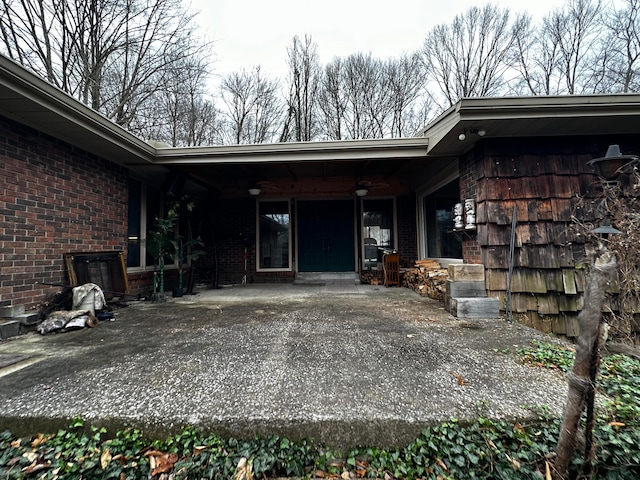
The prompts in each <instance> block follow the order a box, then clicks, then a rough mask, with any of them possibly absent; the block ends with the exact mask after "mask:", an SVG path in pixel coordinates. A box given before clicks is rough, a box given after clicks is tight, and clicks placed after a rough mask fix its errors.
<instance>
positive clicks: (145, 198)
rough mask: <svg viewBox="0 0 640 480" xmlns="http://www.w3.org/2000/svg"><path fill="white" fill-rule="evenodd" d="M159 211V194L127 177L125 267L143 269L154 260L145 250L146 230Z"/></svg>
mask: <svg viewBox="0 0 640 480" xmlns="http://www.w3.org/2000/svg"><path fill="white" fill-rule="evenodd" d="M160 213H161V195H160V191H159V190H158V189H157V188H153V187H151V186H150V185H147V184H145V183H143V182H141V181H140V180H137V179H135V178H130V179H129V215H128V232H127V245H128V247H127V269H132V270H137V269H140V270H144V269H146V268H147V267H152V266H153V263H154V260H153V257H152V256H151V255H149V254H148V252H147V248H146V246H147V232H148V229H149V228H152V226H153V225H154V222H155V219H156V217H158V216H159V215H160Z"/></svg>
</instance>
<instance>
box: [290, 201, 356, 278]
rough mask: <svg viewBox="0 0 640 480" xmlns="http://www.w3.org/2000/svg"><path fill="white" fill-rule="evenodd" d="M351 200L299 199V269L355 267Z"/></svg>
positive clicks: (334, 270) (345, 270)
mask: <svg viewBox="0 0 640 480" xmlns="http://www.w3.org/2000/svg"><path fill="white" fill-rule="evenodd" d="M353 207H354V205H353V201H352V200H323V201H299V202H297V203H296V208H297V218H298V271H300V272H353V271H354V270H355V266H354V265H355V250H354V210H353Z"/></svg>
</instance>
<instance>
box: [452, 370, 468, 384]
mask: <svg viewBox="0 0 640 480" xmlns="http://www.w3.org/2000/svg"><path fill="white" fill-rule="evenodd" d="M451 375H453V376H454V377H455V379H456V380H458V385H466V384H467V382H465V381H464V378H462V375H460V374H459V373H458V372H451Z"/></svg>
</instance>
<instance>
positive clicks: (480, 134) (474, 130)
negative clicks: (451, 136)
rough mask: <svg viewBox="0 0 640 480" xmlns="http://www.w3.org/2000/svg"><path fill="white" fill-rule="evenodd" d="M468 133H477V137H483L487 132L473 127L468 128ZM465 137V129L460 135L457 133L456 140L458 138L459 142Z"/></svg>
mask: <svg viewBox="0 0 640 480" xmlns="http://www.w3.org/2000/svg"><path fill="white" fill-rule="evenodd" d="M469 133H471V134H474V135H478V136H479V137H484V136H485V135H486V134H487V131H486V130H482V129H480V130H478V129H476V128H473V129H471V130H469ZM466 138H467V130H464V131H463V132H462V133H461V134H460V135H458V140H460V141H461V142H464V141H465V139H466Z"/></svg>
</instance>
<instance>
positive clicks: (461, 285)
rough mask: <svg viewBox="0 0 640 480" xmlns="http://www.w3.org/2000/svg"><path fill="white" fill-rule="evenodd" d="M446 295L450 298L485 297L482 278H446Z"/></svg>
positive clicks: (485, 292) (485, 291)
mask: <svg viewBox="0 0 640 480" xmlns="http://www.w3.org/2000/svg"><path fill="white" fill-rule="evenodd" d="M446 287H447V295H448V296H449V297H451V298H468V297H486V296H487V290H486V287H485V285H484V280H477V281H453V280H447V284H446Z"/></svg>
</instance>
